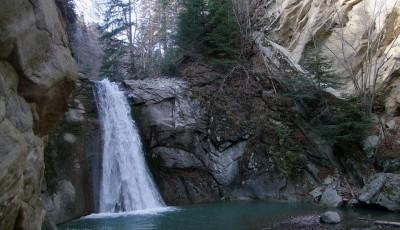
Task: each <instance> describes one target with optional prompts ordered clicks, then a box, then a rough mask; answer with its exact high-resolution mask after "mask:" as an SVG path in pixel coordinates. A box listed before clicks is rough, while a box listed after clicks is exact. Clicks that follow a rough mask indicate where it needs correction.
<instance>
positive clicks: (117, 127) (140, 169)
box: [95, 80, 165, 213]
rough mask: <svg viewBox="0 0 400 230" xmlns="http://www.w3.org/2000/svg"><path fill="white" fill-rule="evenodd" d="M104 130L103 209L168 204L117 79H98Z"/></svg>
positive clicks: (136, 207)
mask: <svg viewBox="0 0 400 230" xmlns="http://www.w3.org/2000/svg"><path fill="white" fill-rule="evenodd" d="M95 98H96V103H97V107H98V110H99V116H100V121H101V127H102V134H103V155H102V175H101V176H102V177H101V182H100V193H99V211H100V212H101V213H103V212H127V211H135V210H142V209H149V208H157V207H163V206H165V204H164V201H163V200H162V198H161V196H160V194H159V192H158V190H157V188H156V186H155V184H154V182H153V179H152V176H151V174H150V172H149V169H148V167H147V165H146V161H145V158H144V152H143V149H142V143H141V141H140V136H139V133H138V129H137V127H136V125H135V121H134V120H133V119H132V117H131V110H130V107H129V104H128V101H127V99H126V97H125V95H124V93H123V92H122V91H120V90H119V88H118V85H117V84H116V83H112V82H110V81H109V80H102V81H100V82H96V83H95Z"/></svg>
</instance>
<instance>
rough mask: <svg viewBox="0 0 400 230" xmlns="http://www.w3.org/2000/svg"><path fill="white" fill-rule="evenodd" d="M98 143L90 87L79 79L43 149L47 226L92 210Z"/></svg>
mask: <svg viewBox="0 0 400 230" xmlns="http://www.w3.org/2000/svg"><path fill="white" fill-rule="evenodd" d="M101 141H102V137H101V130H100V124H99V121H98V116H97V108H96V103H95V101H94V98H93V88H92V83H91V82H90V80H89V79H87V78H86V77H85V76H80V77H79V79H78V81H77V83H76V88H75V90H74V91H73V93H72V95H71V99H70V101H69V103H68V111H67V112H66V113H65V114H64V119H63V120H62V121H61V122H60V124H59V125H58V126H57V127H56V128H55V129H54V130H53V131H52V132H51V133H50V135H49V137H48V143H47V146H46V149H45V165H46V170H45V178H44V179H45V180H44V181H43V186H42V201H43V203H44V206H45V209H46V211H47V217H48V219H49V222H53V223H55V224H59V223H64V222H66V221H69V220H72V219H74V218H79V217H81V216H84V215H88V214H90V213H93V212H94V211H95V210H96V205H97V204H96V202H95V201H96V200H98V199H97V191H98V190H99V188H98V186H99V180H100V175H101V173H100V171H99V170H100V168H101V157H100V156H101V152H102V151H101V146H102V143H101Z"/></svg>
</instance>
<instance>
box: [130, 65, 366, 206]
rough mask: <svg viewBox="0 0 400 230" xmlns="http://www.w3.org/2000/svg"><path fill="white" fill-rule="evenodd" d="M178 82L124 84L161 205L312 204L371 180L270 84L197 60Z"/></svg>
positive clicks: (362, 165) (356, 159) (355, 157)
mask: <svg viewBox="0 0 400 230" xmlns="http://www.w3.org/2000/svg"><path fill="white" fill-rule="evenodd" d="M181 76H182V78H179V79H176V78H167V79H166V78H157V79H147V80H141V81H139V80H134V81H125V85H126V86H127V87H128V90H127V94H128V95H129V97H130V98H131V99H132V105H133V107H134V109H135V114H134V116H135V117H136V119H137V120H138V124H139V126H140V129H141V132H142V137H143V140H144V143H145V146H146V150H147V153H148V160H149V163H150V166H151V169H152V171H153V174H154V176H155V178H156V180H157V182H158V185H159V189H160V191H161V193H162V194H163V197H164V198H165V200H166V201H167V203H168V204H173V205H177V204H187V203H197V202H206V201H215V200H223V199H279V200H313V199H316V200H317V201H319V198H320V197H321V196H322V193H323V192H324V191H325V190H327V191H328V190H329V189H333V190H335V193H339V195H338V196H340V197H341V198H340V199H343V198H342V197H344V198H347V199H351V198H355V194H351V191H350V190H352V189H353V190H354V191H358V190H359V189H361V186H362V180H363V179H364V178H365V180H367V179H368V177H369V175H370V174H371V173H372V172H373V166H372V162H370V161H368V159H367V158H366V156H364V155H363V154H362V152H361V151H360V149H358V148H357V147H356V148H354V149H352V150H351V151H352V152H351V154H349V155H348V156H341V155H337V154H335V153H334V150H333V148H332V146H330V145H328V144H325V143H324V141H323V140H321V139H319V138H318V136H316V135H313V133H312V132H311V131H310V129H309V128H308V127H307V122H306V121H305V120H304V118H303V117H302V113H301V111H299V110H297V109H296V108H295V107H294V104H293V102H292V101H291V100H290V99H289V98H287V97H285V96H284V95H283V93H277V91H275V90H278V92H281V90H282V89H280V88H279V87H280V86H279V83H278V82H275V81H274V80H272V79H269V78H265V77H262V76H257V75H256V76H254V75H251V76H247V75H246V74H245V72H241V71H239V72H238V73H235V74H232V76H229V77H226V76H224V75H222V74H219V73H217V72H215V71H213V70H211V69H210V68H209V67H207V65H206V64H201V61H200V62H199V61H194V62H189V63H187V64H185V65H183V66H182V67H181ZM347 151H350V150H347ZM360 159H363V160H362V161H360ZM350 168H351V172H352V175H348V174H346V170H350ZM350 184H351V185H350ZM314 190H315V191H314ZM313 191H314V192H313ZM318 191H320V192H318Z"/></svg>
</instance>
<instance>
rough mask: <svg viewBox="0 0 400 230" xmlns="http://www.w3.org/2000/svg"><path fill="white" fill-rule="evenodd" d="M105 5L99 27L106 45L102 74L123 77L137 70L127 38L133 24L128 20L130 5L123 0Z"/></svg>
mask: <svg viewBox="0 0 400 230" xmlns="http://www.w3.org/2000/svg"><path fill="white" fill-rule="evenodd" d="M105 7H106V10H105V12H104V23H103V24H102V26H101V27H100V28H99V31H100V32H101V34H102V36H101V37H100V40H101V42H102V45H103V47H104V58H103V63H102V64H103V65H102V67H101V69H100V76H101V77H106V78H110V79H123V78H125V76H126V75H128V74H132V73H134V72H135V70H134V63H133V61H132V57H130V53H129V50H130V48H129V45H128V44H127V43H128V41H127V40H126V39H125V37H126V34H127V31H129V29H130V27H132V26H133V24H130V23H129V22H127V20H126V17H127V16H126V15H128V14H129V10H130V5H129V4H127V3H125V2H124V1H123V0H109V1H108V2H107V3H106V6H105Z"/></svg>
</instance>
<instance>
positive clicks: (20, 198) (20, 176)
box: [0, 0, 76, 230]
mask: <svg viewBox="0 0 400 230" xmlns="http://www.w3.org/2000/svg"><path fill="white" fill-rule="evenodd" d="M75 74H76V72H75V68H74V64H73V59H72V57H71V54H70V51H69V48H68V40H67V36H66V33H65V31H64V25H63V20H62V18H61V17H60V14H59V12H58V9H57V7H56V5H55V3H54V1H50V0H38V1H29V0H4V1H1V3H0V168H1V170H0V194H1V195H0V229H5V230H7V229H40V228H41V224H42V221H43V216H44V213H45V212H44V210H43V207H42V204H41V201H40V198H39V195H40V183H41V180H42V176H43V170H44V161H43V160H44V159H43V148H44V147H43V137H44V136H45V135H46V134H47V133H48V131H49V129H50V128H51V127H53V126H54V125H55V122H56V121H57V120H58V119H59V118H60V117H61V116H62V114H63V113H64V111H65V109H66V105H67V98H68V96H69V94H70V92H71V90H72V88H73V84H74V82H73V79H74V76H75Z"/></svg>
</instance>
